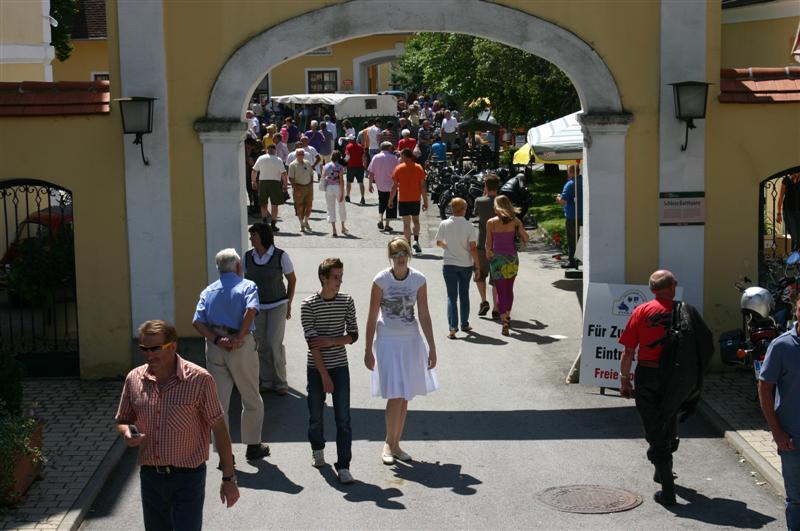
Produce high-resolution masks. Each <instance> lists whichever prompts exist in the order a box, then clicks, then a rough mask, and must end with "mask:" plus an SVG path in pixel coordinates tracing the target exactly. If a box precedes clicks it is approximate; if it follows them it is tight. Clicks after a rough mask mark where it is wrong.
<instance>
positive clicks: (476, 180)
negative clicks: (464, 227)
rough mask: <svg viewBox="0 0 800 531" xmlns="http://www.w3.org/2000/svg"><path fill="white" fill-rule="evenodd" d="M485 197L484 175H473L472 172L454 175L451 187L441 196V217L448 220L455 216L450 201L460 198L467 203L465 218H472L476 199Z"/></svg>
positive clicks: (450, 180) (450, 181)
mask: <svg viewBox="0 0 800 531" xmlns="http://www.w3.org/2000/svg"><path fill="white" fill-rule="evenodd" d="M482 195H483V174H482V173H480V174H472V170H470V171H469V172H467V173H465V174H464V175H457V174H452V175H451V176H450V179H449V185H448V187H447V188H446V189H444V190H443V191H442V192H441V194H440V195H439V217H440V218H441V219H447V218H448V217H450V216H451V215H453V209H452V208H451V206H450V201H452V200H453V199H455V198H456V197H460V198H461V199H463V200H464V201H466V202H467V211H466V212H465V213H464V217H465V218H467V219H469V218H470V217H472V212H473V208H474V206H475V199H477V198H478V197H480V196H482Z"/></svg>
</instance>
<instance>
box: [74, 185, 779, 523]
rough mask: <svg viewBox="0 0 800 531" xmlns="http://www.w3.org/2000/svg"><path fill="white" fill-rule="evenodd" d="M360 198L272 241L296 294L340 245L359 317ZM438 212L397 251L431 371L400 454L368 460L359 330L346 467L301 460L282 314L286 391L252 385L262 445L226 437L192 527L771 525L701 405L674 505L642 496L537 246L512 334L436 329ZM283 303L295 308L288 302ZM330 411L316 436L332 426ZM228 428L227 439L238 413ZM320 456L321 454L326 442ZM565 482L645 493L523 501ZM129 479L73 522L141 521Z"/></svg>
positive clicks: (299, 347)
mask: <svg viewBox="0 0 800 531" xmlns="http://www.w3.org/2000/svg"><path fill="white" fill-rule="evenodd" d="M354 195H357V194H354ZM368 200H369V203H370V206H369V207H359V206H356V205H352V206H349V207H350V208H349V210H348V213H349V215H350V217H351V220H350V222H349V223H348V225H349V226H350V229H351V231H352V233H353V235H354V236H353V237H352V238H338V239H336V240H334V239H332V238H330V237H327V236H324V235H322V233H321V232H318V233H317V234H316V235H313V236H299V235H298V234H297V233H296V232H295V233H292V231H295V230H296V227H297V223H296V221H295V220H294V219H292V218H289V219H287V220H286V221H285V222H283V223H282V224H281V227H282V228H283V230H282V231H281V233H280V235H279V241H278V243H279V245H280V246H281V247H283V248H285V249H287V250H288V251H289V252H290V254H291V257H292V259H293V261H294V263H295V265H296V268H297V273H298V278H299V279H300V280H299V283H298V294H297V300H298V301H299V300H300V299H302V298H303V297H305V296H307V295H308V294H311V293H313V292H314V291H315V290H316V289H318V284H317V280H316V267H317V264H318V263H319V262H320V261H321V259H322V258H324V257H327V256H340V257H342V259H343V261H344V263H345V271H344V284H343V288H342V289H343V291H346V292H349V293H351V294H352V295H353V296H354V298H355V301H356V307H357V310H358V313H359V325H360V326H361V327H363V326H364V323H365V317H366V310H367V306H368V299H369V289H370V279H371V278H372V276H373V275H374V274H375V273H376V272H377V271H378V270H380V269H381V268H383V267H386V266H387V265H388V261H387V259H386V254H385V244H386V240H387V238H386V236H384V235H381V234H379V233H378V231H377V229H376V228H375V221H374V219H373V217H374V211H375V207H374V204H375V198H374V197H368ZM315 207H316V208H323V204H322V202H321V201H320V200H317V201H316V203H315ZM322 216H323V214H322V213H321V211H319V212H318V213H316V214H315V216H314V217H315V218H316V219H312V225H313V226H314V227H315V228H316V229H317V230H320V229H322V228H323V226H324V223H323V221H324V220H323V218H322ZM437 222H438V220H436V219H434V218H432V217H431V218H429V219H427V220H426V226H425V229H426V231H425V232H424V233H423V240H428V241H426V242H425V244H426V245H427V248H426V249H425V253H424V254H423V256H420V257H418V258H415V259H414V261H413V262H412V266H413V267H416V268H418V269H419V270H421V271H422V272H423V273H425V274H426V275H427V277H428V281H429V296H430V304H431V308H432V312H433V324H434V329H435V331H436V339H437V347H438V351H439V367H438V373H439V378H440V382H441V385H442V388H441V389H440V390H439V391H437V392H436V393H434V394H432V395H431V396H428V397H420V398H417V399H415V400H413V401H412V402H411V405H410V412H409V416H408V422H407V427H406V433H405V440H406V441H407V442H406V443H405V444H404V448H405V449H406V450H407V451H408V452H409V453H410V454H411V455H412V456H413V457H414V458H415V460H414V461H413V462H412V463H411V464H409V465H398V466H392V467H387V466H384V465H383V464H381V461H380V453H381V449H382V438H383V407H384V402H383V401H382V400H380V399H379V398H373V397H371V396H370V393H369V378H368V371H367V370H366V369H365V368H364V367H363V364H362V361H361V360H362V355H361V353H362V352H363V343H362V341H363V340H359V343H357V344H356V345H354V346H353V347H350V348H349V353H350V355H351V379H352V399H351V400H352V425H353V435H354V442H353V455H354V459H353V463H352V466H351V470H352V472H353V474H354V475H355V477H356V479H357V482H356V483H355V484H354V485H351V486H342V485H340V484H338V482H337V480H336V477H335V474H334V472H333V471H332V469H331V468H327V469H324V470H322V471H318V470H316V469H314V468H312V467H311V465H310V458H311V456H310V448H309V446H308V443H307V442H306V422H307V412H306V406H305V400H304V398H305V369H304V363H305V361H304V360H305V352H304V342H303V339H302V331H301V329H300V327H299V322H298V321H297V320H295V319H293V320H292V321H291V322H290V324H289V325H288V327H287V334H286V341H285V342H286V346H287V351H288V353H289V354H288V358H289V361H288V366H289V367H288V373H289V382H290V385H291V386H292V392H291V394H290V395H289V396H287V397H277V396H275V395H266V396H265V405H266V422H265V426H264V439H265V440H266V441H268V442H269V443H270V446H271V448H272V457H270V458H269V459H268V460H266V461H264V462H261V463H258V464H257V465H250V464H247V463H245V460H244V448H243V446H242V445H236V446H235V452H236V454H237V462H238V463H239V466H238V469H239V472H238V475H239V478H240V481H239V483H240V488H241V491H242V498H241V500H240V501H239V503H238V504H237V505H236V506H235V507H234V508H232V509H228V510H226V509H224V508H223V507H222V506H221V505H220V504H219V502H218V498H216V493H217V491H218V477H219V472H217V471H216V470H213V471H209V474H208V477H209V481H208V487H207V497H206V507H205V515H204V518H205V525H206V528H207V529H265V528H276V527H277V528H286V529H317V528H322V529H329V528H375V529H397V528H404V529H407V528H420V529H422V528H424V529H435V528H481V529H490V528H491V529H511V528H540V529H577V528H590V529H648V530H650V529H676V528H681V529H684V528H686V529H700V528H712V527H713V528H744V529H759V528H762V527H763V528H769V529H782V528H784V520H783V506H782V502H781V500H780V498H779V497H778V496H777V495H776V494H775V493H774V492H773V491H771V490H770V489H769V487H768V486H759V485H757V480H758V478H757V477H753V476H752V475H751V470H750V469H749V468H748V467H747V465H746V464H740V463H739V460H738V458H737V456H736V454H735V453H734V452H733V450H731V448H730V447H729V446H728V445H727V444H726V443H725V442H724V440H723V439H721V438H720V437H719V436H718V435H717V434H716V433H714V432H713V431H712V430H711V429H710V428H709V427H707V426H706V425H705V424H704V422H703V421H702V419H700V418H693V419H691V420H690V421H688V422H687V424H686V425H685V426H682V436H683V440H682V442H681V448H680V451H679V453H678V454H677V459H676V466H675V468H676V471H677V473H678V474H679V476H680V477H679V479H678V484H679V490H678V494H679V497H680V500H679V501H680V505H679V506H677V507H675V508H671V509H665V508H663V507H661V506H659V505H657V504H656V503H655V502H653V501H652V499H651V496H652V493H653V492H654V490H655V484H654V483H653V482H652V480H651V475H652V468H651V467H650V465H649V464H648V463H647V461H646V459H645V455H644V452H645V443H644V441H643V439H642V436H641V429H640V427H639V424H638V418H637V416H636V413H635V410H634V409H633V404H632V403H631V402H628V401H625V400H623V399H620V398H619V397H616V396H602V395H600V394H599V392H598V390H597V389H593V388H588V387H583V386H565V385H564V384H563V381H564V376H565V374H566V372H567V370H568V368H569V366H570V363H571V362H572V360H573V358H574V355H575V353H576V351H577V349H578V347H579V335H580V306H579V301H578V298H577V297H578V294H579V293H580V286H579V284H578V283H576V281H567V280H564V279H563V275H562V272H561V270H560V269H558V268H557V267H556V265H555V264H554V263H553V262H552V260H551V259H550V256H549V253H548V252H547V251H546V250H544V249H541V248H537V247H536V246H532V248H531V249H530V250H529V251H528V252H526V253H524V254H523V256H522V258H521V267H520V276H519V278H518V280H517V282H518V286H519V288H518V290H517V300H516V302H515V306H514V309H515V311H514V323H513V327H514V330H513V331H512V335H511V337H509V338H505V337H503V336H501V335H500V333H499V332H500V330H499V325H498V324H497V323H495V322H492V321H490V320H485V319H479V318H477V317H476V318H475V319H474V321H473V326H474V327H475V330H476V333H475V334H474V335H472V336H470V337H463V335H462V337H461V338H459V339H458V340H454V341H451V340H448V339H447V338H446V331H447V324H446V318H445V304H446V303H445V289H444V283H443V280H442V276H441V257H440V253H439V252H438V251H437V250H435V249H432V248H431V245H430V241H429V239H430V236H431V235H432V234H433V232H434V231H435V227H436V223H437ZM287 229H288V230H287ZM326 229H327V227H326ZM473 295H474V297H475V298H476V297H477V294H476V293H475V292H473ZM295 308H296V311H295V313H296V314H299V302H298V303H296V305H295ZM476 309H477V308H476ZM191 310H192V309H190V308H186V309H184V311H187V312H188V311H191ZM236 406H237V402H236V401H234V404H233V407H236ZM329 413H330V411H329ZM330 417H332V414H331V415H329V418H328V419H327V421H328V424H327V425H326V433H327V434H328V435H329V438H330V437H331V436H332V435H333V434H334V427H333V422H332V418H330ZM234 418H235V417H234ZM233 431H234V440H238V439H237V438H238V435H237V432H238V427H237V426H234V427H233ZM328 456H329V461H332V460H333V459H332V458H333V456H334V446H333V444H329V447H328ZM211 463H212V464H216V458H212V461H211ZM571 484H599V485H609V486H617V487H624V488H627V489H630V490H632V491H634V492H637V493H640V494H641V495H642V496H643V497H644V503H643V504H642V505H641V506H639V507H638V508H636V509H634V510H632V511H628V512H624V513H618V514H611V515H577V514H569V513H562V512H558V511H555V510H553V509H551V508H549V507H547V506H545V505H543V504H541V503H540V502H539V501H538V500H537V499H536V494H537V493H538V492H540V491H542V490H543V489H546V488H549V487H553V486H559V485H571ZM138 487H139V482H138V479H137V474H136V468H135V455H134V454H133V452H129V453H128V454H127V455H126V457H125V459H124V460H123V461H122V462H121V463H120V465H119V466H118V468H117V470H116V471H115V473H114V474H113V475H112V479H111V481H110V482H109V484H108V485H107V486H106V489H105V490H104V493H103V494H102V495H101V496H100V498H99V499H98V500H97V502H96V503H95V506H94V507H93V509H92V512H91V513H90V514H89V517H88V519H87V520H86V522H85V524H84V527H85V528H86V529H103V530H105V529H123V528H124V529H141V528H142V518H141V506H140V502H139V494H138Z"/></svg>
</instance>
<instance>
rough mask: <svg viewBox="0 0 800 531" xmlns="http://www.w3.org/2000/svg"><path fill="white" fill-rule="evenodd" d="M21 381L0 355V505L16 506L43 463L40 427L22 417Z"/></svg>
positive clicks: (12, 362)
mask: <svg viewBox="0 0 800 531" xmlns="http://www.w3.org/2000/svg"><path fill="white" fill-rule="evenodd" d="M21 377H22V372H21V369H20V366H19V363H18V362H17V360H16V358H15V356H14V355H12V354H10V353H3V352H0V505H13V504H16V503H19V502H20V501H21V500H22V497H23V495H24V494H25V492H27V490H28V488H29V487H30V486H31V483H33V482H34V481H35V480H37V479H39V477H40V475H41V470H42V463H44V456H43V455H42V428H43V425H42V423H41V421H39V420H38V419H36V418H35V417H34V416H33V413H32V412H28V413H26V414H23V413H22V381H21Z"/></svg>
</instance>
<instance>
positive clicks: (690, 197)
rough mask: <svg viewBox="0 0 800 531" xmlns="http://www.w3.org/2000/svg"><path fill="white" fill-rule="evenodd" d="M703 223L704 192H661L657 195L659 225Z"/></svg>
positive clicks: (704, 212) (704, 211)
mask: <svg viewBox="0 0 800 531" xmlns="http://www.w3.org/2000/svg"><path fill="white" fill-rule="evenodd" d="M705 221H706V194H705V192H661V193H660V194H658V223H659V225H661V226H669V225H704V224H705Z"/></svg>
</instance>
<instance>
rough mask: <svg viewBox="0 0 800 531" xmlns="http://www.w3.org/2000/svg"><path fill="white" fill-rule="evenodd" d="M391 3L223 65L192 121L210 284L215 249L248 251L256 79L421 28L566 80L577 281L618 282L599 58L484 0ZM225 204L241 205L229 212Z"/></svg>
mask: <svg viewBox="0 0 800 531" xmlns="http://www.w3.org/2000/svg"><path fill="white" fill-rule="evenodd" d="M396 7H397V6H396V2H391V1H388V0H351V1H349V2H343V3H340V4H336V5H333V6H330V7H326V8H322V9H318V10H315V11H312V12H309V13H306V14H304V15H301V16H298V17H296V18H293V19H290V20H287V21H286V22H283V23H281V24H278V25H276V26H274V27H272V28H269V29H267V30H265V31H264V32H262V33H261V34H259V35H257V36H255V37H253V38H252V39H250V40H249V41H248V42H246V43H245V44H244V45H243V46H242V47H240V48H239V49H237V50H236V51H235V52H234V53H233V55H231V57H230V58H229V59H228V61H227V62H226V63H225V65H224V66H223V68H222V70H221V71H220V74H219V76H218V77H217V80H216V82H215V84H214V88H213V89H212V92H211V95H210V98H209V102H208V110H207V113H206V117H205V118H204V119H202V120H199V121H198V122H197V123H196V124H195V129H196V130H197V132H198V134H199V136H200V140H201V142H202V143H203V167H204V170H203V171H204V184H205V207H206V248H207V251H206V252H207V264H208V276H209V280H213V279H214V278H216V272H215V268H214V254H215V253H216V251H217V250H218V249H221V248H224V247H230V246H231V244H232V243H233V242H236V243H238V244H239V245H241V247H242V249H245V248H246V245H247V241H246V235H247V216H246V211H245V207H244V205H245V204H246V202H245V201H244V199H243V198H244V194H245V190H244V183H243V180H242V178H241V175H242V172H243V171H244V167H243V165H244V162H243V161H244V154H243V146H242V138H243V136H244V130H245V125H244V123H243V122H241V117H242V116H243V115H244V111H245V108H246V106H247V103H248V99H249V97H250V94H251V93H252V92H253V90H254V89H255V86H256V84H257V83H258V81H259V80H260V79H261V78H262V77H263V75H264V74H265V73H266V72H268V71H270V70H271V69H272V68H273V67H275V66H277V65H278V64H280V63H282V62H284V61H287V60H289V59H292V58H294V57H297V56H299V55H302V54H303V53H305V52H307V51H308V50H313V49H316V48H319V47H322V46H326V45H329V44H331V43H336V42H341V41H345V40H349V39H353V38H357V37H364V36H368V35H375V34H391V33H404V32H421V31H429V32H448V33H464V34H469V35H474V36H478V37H483V38H487V39H491V40H494V41H497V42H500V43H502V44H506V45H508V46H512V47H515V48H519V49H521V50H524V51H526V52H529V53H531V54H534V55H537V56H539V57H542V58H544V59H547V60H548V61H550V62H552V63H554V64H555V65H557V66H558V67H559V68H561V69H562V70H563V71H564V72H565V74H566V75H567V76H568V77H569V78H570V80H571V81H572V83H573V85H574V86H575V88H576V91H577V93H578V96H579V98H580V100H581V105H582V108H583V115H582V116H581V123H582V125H583V129H584V138H585V147H584V160H585V169H584V177H585V180H584V216H585V218H584V220H585V222H584V248H583V256H584V262H585V266H584V279H585V280H588V281H590V282H610V283H622V282H624V281H625V209H624V208H620V205H624V204H625V135H626V133H627V130H628V125H629V124H630V121H631V119H632V117H631V115H629V114H627V113H625V111H624V109H623V107H622V101H621V97H620V92H619V89H618V87H617V84H616V82H615V81H614V78H613V76H612V75H611V72H610V71H609V69H608V67H607V66H606V64H605V63H604V62H603V60H602V58H601V57H600V56H599V55H598V54H597V52H595V50H594V49H593V48H592V47H591V46H590V45H589V44H587V43H586V42H585V41H583V40H582V39H581V38H580V37H578V36H577V35H575V34H574V33H572V32H570V31H568V30H566V29H564V28H562V27H560V26H557V25H555V24H553V23H550V22H547V21H545V20H542V19H540V18H537V17H535V16H533V15H530V14H528V13H525V12H522V11H518V10H515V9H512V8H508V7H504V6H501V5H498V4H495V3H492V2H488V1H485V0H439V1H437V2H431V3H429V4H427V5H426V16H425V17H406V18H403V17H397V16H396ZM487 20H491V21H492V23H491V24H487V23H486V21H487ZM331 21H336V23H335V24H332V23H331ZM232 204H238V205H241V208H240V209H238V210H237V209H232V208H231V205H232ZM592 257H602V259H601V260H592ZM584 286H585V287H586V286H588V282H585V283H584ZM584 289H585V288H584ZM584 300H585V299H584Z"/></svg>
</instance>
